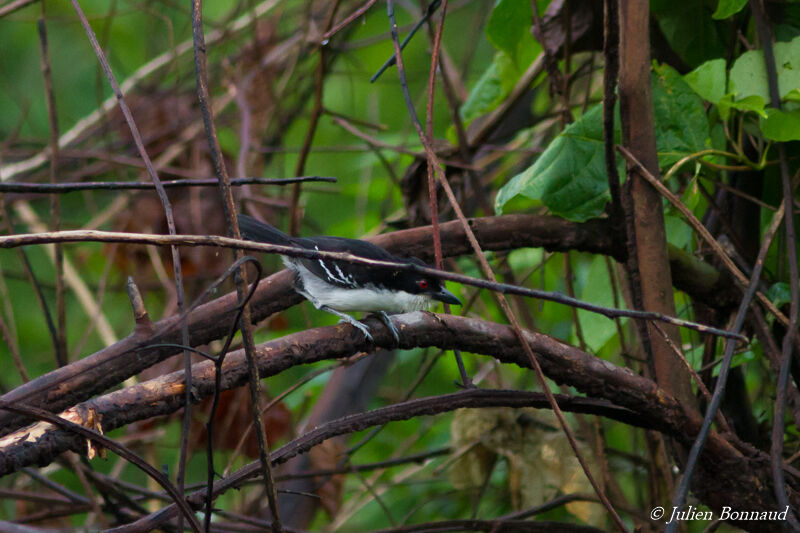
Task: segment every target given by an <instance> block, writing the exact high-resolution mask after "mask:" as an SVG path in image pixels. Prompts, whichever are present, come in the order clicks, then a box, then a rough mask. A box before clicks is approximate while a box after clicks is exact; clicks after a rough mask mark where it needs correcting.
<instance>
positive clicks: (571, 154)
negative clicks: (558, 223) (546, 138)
mask: <svg viewBox="0 0 800 533" xmlns="http://www.w3.org/2000/svg"><path fill="white" fill-rule="evenodd" d="M602 113H603V109H602V106H599V105H597V106H595V107H593V108H592V109H591V110H589V111H588V112H587V113H586V114H585V115H583V116H582V117H581V118H579V119H578V120H577V121H576V122H574V123H572V124H570V125H569V126H568V127H567V128H566V129H565V130H564V131H563V132H562V133H561V134H560V135H558V137H556V138H555V139H554V140H553V141H552V142H551V143H550V145H549V146H548V147H547V149H546V150H545V151H544V153H542V155H541V156H539V159H537V160H536V162H535V163H534V164H533V165H532V166H530V167H529V168H528V169H527V170H525V171H524V172H522V173H521V174H518V175H517V176H515V177H514V178H513V179H512V180H511V181H509V182H508V183H507V184H506V185H504V186H503V187H502V188H501V189H500V191H499V192H498V193H497V197H496V198H495V210H496V211H497V212H498V213H502V208H503V205H505V204H506V203H507V202H508V201H509V200H510V199H511V198H513V197H515V196H517V195H520V194H521V195H524V196H526V197H528V198H531V199H533V200H540V201H541V202H542V203H544V204H545V205H546V206H547V207H548V208H549V209H550V211H552V212H553V213H554V214H556V215H559V216H562V217H564V218H567V219H569V220H574V221H579V222H583V221H586V220H588V219H590V218H594V217H597V216H599V215H600V214H601V213H602V212H603V209H604V207H605V205H606V203H608V198H609V196H608V178H607V177H606V169H605V157H604V155H603V126H602ZM619 168H620V173H622V165H621V164H620V167H619Z"/></svg>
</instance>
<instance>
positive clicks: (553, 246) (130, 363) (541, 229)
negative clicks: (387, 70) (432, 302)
mask: <svg viewBox="0 0 800 533" xmlns="http://www.w3.org/2000/svg"><path fill="white" fill-rule="evenodd" d="M469 223H470V226H471V228H472V229H473V231H474V233H475V236H476V237H477V239H478V241H479V242H480V244H481V247H482V248H483V249H484V250H492V251H506V250H513V249H517V248H525V247H542V248H545V249H546V250H549V251H567V250H578V251H584V252H589V253H600V254H604V255H609V256H611V257H614V258H615V259H618V258H619V257H620V253H621V248H620V247H619V246H617V244H616V243H615V241H614V238H613V236H614V234H613V232H611V231H609V229H608V224H607V222H606V221H605V220H592V221H589V222H586V223H583V224H577V223H573V222H568V221H565V220H562V219H559V218H555V217H545V216H538V215H506V216H500V217H484V218H477V219H470V221H469ZM440 229H441V233H442V251H443V254H444V255H445V256H448V257H451V256H456V255H460V254H463V253H467V252H469V251H470V250H471V248H470V246H469V243H468V241H467V238H466V236H465V234H464V230H463V228H462V226H461V224H460V223H459V222H458V221H453V222H447V223H443V224H441V225H440ZM371 241H372V242H374V243H376V244H378V245H380V246H383V247H384V248H386V249H387V250H389V251H392V252H395V253H404V254H408V255H412V256H416V257H419V258H421V259H423V260H430V259H432V257H431V255H432V253H433V243H432V236H431V228H430V227H429V226H425V227H420V228H414V229H409V230H404V231H397V232H393V233H387V234H383V235H379V236H377V237H374V238H372V239H371ZM673 268H676V269H678V270H679V271H680V272H682V273H683V274H682V275H681V276H676V280H683V282H684V284H682V285H679V286H678V288H681V289H684V290H686V291H687V292H689V293H690V294H694V295H697V296H698V297H699V299H701V300H702V301H704V302H707V303H709V305H715V304H716V305H715V306H720V305H723V304H724V303H725V300H724V299H722V298H720V297H719V295H724V294H730V291H728V290H726V287H728V286H729V283H730V282H729V281H728V280H727V279H726V278H722V277H721V276H719V275H718V274H717V275H716V276H714V272H715V271H713V269H710V267H708V266H707V265H704V264H701V263H700V264H698V263H697V261H696V260H695V261H692V260H691V258H689V259H686V258H684V259H677V260H676V261H675V262H674V263H673ZM706 270H708V271H709V272H706ZM699 273H703V275H700V274H699ZM710 280H713V281H714V283H713V284H712V287H711V288H709V287H708V286H707V284H708V282H709V281H710ZM300 301H301V297H300V296H299V295H297V294H296V293H295V292H294V290H293V289H292V276H291V274H290V273H289V272H286V271H281V272H278V273H277V274H274V275H272V276H269V277H268V278H266V279H264V280H263V281H262V282H261V283H260V285H259V287H258V290H257V291H256V294H255V295H254V297H253V300H252V304H251V308H252V320H253V322H259V321H261V320H263V319H265V318H266V317H268V316H270V315H271V314H273V313H276V312H279V311H281V310H283V309H286V308H288V307H290V306H292V305H295V304H297V303H299V302H300ZM236 306H237V297H236V294H235V293H231V294H227V295H225V296H222V297H220V298H217V299H215V300H213V301H211V302H209V303H207V304H204V305H201V306H199V307H198V308H197V309H195V310H194V311H192V312H190V313H189V315H188V317H187V324H188V328H189V334H190V338H191V342H192V344H193V345H194V346H198V345H201V344H206V343H208V342H210V341H212V340H215V339H219V338H221V337H222V336H224V335H225V334H226V333H227V332H228V331H229V329H230V323H229V320H232V319H233V316H234V315H235V308H236ZM221 317H223V319H221ZM152 331H154V332H155V333H153V334H145V332H144V331H139V332H136V331H134V333H132V334H131V335H129V336H128V337H126V338H125V339H123V340H121V341H120V342H118V343H115V344H113V345H111V346H108V347H107V348H104V349H103V350H101V351H99V352H97V353H95V354H92V355H89V356H87V357H84V358H83V359H80V360H78V361H76V362H74V363H72V364H70V365H68V366H66V367H64V368H60V369H57V370H54V371H52V372H50V373H48V374H45V375H44V376H41V377H39V378H36V379H34V380H32V381H30V382H29V383H27V384H24V385H22V386H20V387H18V388H16V389H14V390H13V391H11V392H9V393H7V394H5V395H4V396H3V397H2V399H3V400H5V401H8V402H14V401H23V402H25V403H27V404H29V405H32V406H40V407H46V408H47V409H50V410H53V411H60V410H63V409H66V408H67V407H69V406H71V405H74V404H76V403H78V402H80V401H83V400H85V399H87V398H90V397H91V396H93V395H95V394H97V393H100V392H102V391H104V390H106V389H108V388H109V387H112V386H114V385H117V384H119V383H121V382H122V381H124V380H125V379H127V378H129V377H130V376H133V375H136V374H138V373H139V372H141V371H142V370H143V369H145V368H147V367H149V366H152V365H153V364H155V363H157V362H159V361H161V360H163V359H165V358H167V357H169V356H171V355H173V354H175V353H176V352H177V350H176V349H175V348H172V347H163V345H165V344H176V343H179V342H180V319H179V317H177V316H173V317H169V318H167V319H164V320H162V321H160V322H158V323H156V324H154V325H153V329H152ZM150 345H159V346H161V347H158V348H155V347H154V348H148V347H147V346H150ZM23 423H24V421H22V420H21V419H20V418H19V417H18V416H17V415H13V414H10V413H6V412H0V434H5V433H8V432H9V431H12V430H13V429H14V428H15V427H19V426H20V425H22V424H23Z"/></svg>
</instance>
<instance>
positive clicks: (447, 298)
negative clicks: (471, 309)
mask: <svg viewBox="0 0 800 533" xmlns="http://www.w3.org/2000/svg"><path fill="white" fill-rule="evenodd" d="M431 298H433V299H434V300H439V301H440V302H444V303H447V304H451V305H461V300H459V299H458V298H456V295H455V294H453V293H452V292H450V291H448V290H447V289H445V288H444V286H442V287H441V288H439V292H435V293H433V294H431Z"/></svg>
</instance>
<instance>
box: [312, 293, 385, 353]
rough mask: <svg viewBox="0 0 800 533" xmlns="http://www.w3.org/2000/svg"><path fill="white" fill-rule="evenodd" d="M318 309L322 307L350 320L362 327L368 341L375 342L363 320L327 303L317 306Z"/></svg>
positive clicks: (354, 324) (343, 318)
mask: <svg viewBox="0 0 800 533" xmlns="http://www.w3.org/2000/svg"><path fill="white" fill-rule="evenodd" d="M312 303H313V302H312ZM317 309H321V310H323V311H327V312H329V313H331V314H334V315H336V316H338V317H339V318H341V319H342V320H344V321H345V322H349V323H350V324H352V325H353V326H355V327H357V328H358V329H360V330H361V331H362V332H363V333H364V336H365V337H366V338H367V340H368V341H370V342H373V343H374V342H375V341H374V340H373V339H372V335H370V333H369V328H368V327H367V326H366V325H365V324H362V323H361V322H359V321H358V320H356V319H355V318H353V317H351V316H350V315H348V314H345V313H342V312H341V311H337V310H336V309H332V308H330V307H328V306H327V305H320V306H318V307H317Z"/></svg>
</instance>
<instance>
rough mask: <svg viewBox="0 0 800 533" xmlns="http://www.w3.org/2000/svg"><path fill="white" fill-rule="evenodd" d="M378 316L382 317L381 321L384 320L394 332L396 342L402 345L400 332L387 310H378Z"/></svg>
mask: <svg viewBox="0 0 800 533" xmlns="http://www.w3.org/2000/svg"><path fill="white" fill-rule="evenodd" d="M378 316H379V317H380V318H381V321H383V323H384V324H386V327H387V328H389V331H391V332H392V336H393V337H394V340H395V342H396V343H397V344H398V346H399V345H400V332H399V331H397V328H396V327H394V324H392V321H391V319H390V318H389V315H387V314H386V311H378Z"/></svg>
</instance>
